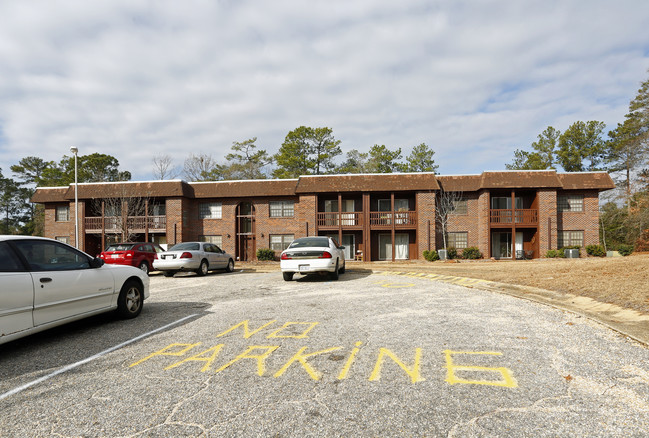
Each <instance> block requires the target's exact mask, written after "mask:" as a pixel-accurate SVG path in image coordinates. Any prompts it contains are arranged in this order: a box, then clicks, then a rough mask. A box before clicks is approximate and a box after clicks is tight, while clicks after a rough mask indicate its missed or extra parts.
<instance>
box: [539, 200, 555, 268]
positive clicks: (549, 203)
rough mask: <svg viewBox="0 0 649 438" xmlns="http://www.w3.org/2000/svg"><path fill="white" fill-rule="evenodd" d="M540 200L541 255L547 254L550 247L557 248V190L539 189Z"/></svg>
mask: <svg viewBox="0 0 649 438" xmlns="http://www.w3.org/2000/svg"><path fill="white" fill-rule="evenodd" d="M538 200H539V233H538V239H539V255H540V256H541V257H543V256H545V253H546V252H547V251H548V250H549V249H556V248H557V192H556V190H544V189H541V190H539V191H538Z"/></svg>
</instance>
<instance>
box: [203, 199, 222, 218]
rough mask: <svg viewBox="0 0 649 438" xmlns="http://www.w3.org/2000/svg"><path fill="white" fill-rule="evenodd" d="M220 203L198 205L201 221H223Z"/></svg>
mask: <svg viewBox="0 0 649 438" xmlns="http://www.w3.org/2000/svg"><path fill="white" fill-rule="evenodd" d="M221 211H222V208H221V203H220V202H202V203H201V204H199V205H198V218H199V219H221Z"/></svg>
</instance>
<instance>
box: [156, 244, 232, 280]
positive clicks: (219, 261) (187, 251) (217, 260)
mask: <svg viewBox="0 0 649 438" xmlns="http://www.w3.org/2000/svg"><path fill="white" fill-rule="evenodd" d="M153 269H155V270H157V271H162V272H163V273H164V275H165V277H173V275H174V274H175V273H176V272H180V271H193V272H196V274H198V275H205V274H207V273H208V271H213V270H215V269H225V271H226V272H232V271H234V257H232V256H231V255H230V254H228V253H226V252H225V251H223V250H222V249H221V248H219V247H218V246H216V245H215V244H213V243H208V242H182V243H177V244H176V245H174V246H172V247H171V248H169V250H167V251H164V252H161V253H159V254H158V258H157V259H156V260H154V261H153Z"/></svg>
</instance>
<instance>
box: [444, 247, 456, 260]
mask: <svg viewBox="0 0 649 438" xmlns="http://www.w3.org/2000/svg"><path fill="white" fill-rule="evenodd" d="M446 258H448V259H449V260H452V259H456V258H457V249H455V247H454V246H449V247H448V248H446Z"/></svg>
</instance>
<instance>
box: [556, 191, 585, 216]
mask: <svg viewBox="0 0 649 438" xmlns="http://www.w3.org/2000/svg"><path fill="white" fill-rule="evenodd" d="M557 207H558V210H559V211H570V212H582V211H584V195H563V196H559V197H557Z"/></svg>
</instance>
